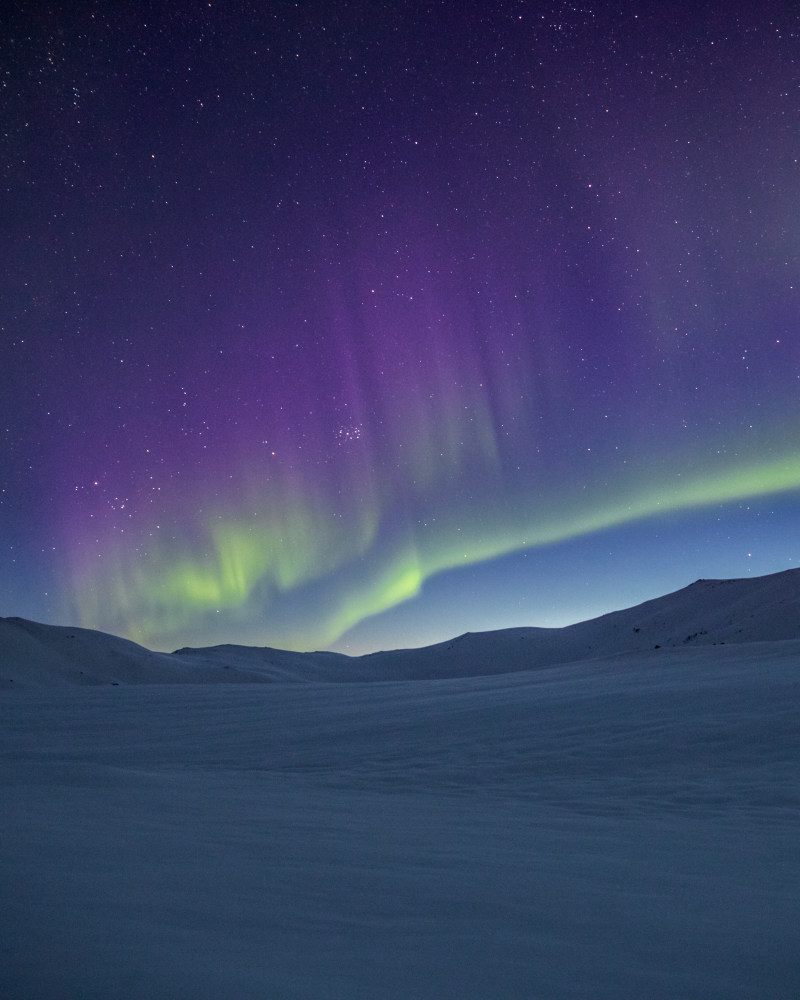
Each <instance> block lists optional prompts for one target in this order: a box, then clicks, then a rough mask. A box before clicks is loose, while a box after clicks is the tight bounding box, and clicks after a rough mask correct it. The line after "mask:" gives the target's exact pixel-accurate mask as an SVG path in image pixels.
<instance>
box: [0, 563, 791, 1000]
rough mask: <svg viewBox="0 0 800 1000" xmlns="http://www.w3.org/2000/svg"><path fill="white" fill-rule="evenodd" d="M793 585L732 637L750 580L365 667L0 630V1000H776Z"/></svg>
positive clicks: (1, 623)
mask: <svg viewBox="0 0 800 1000" xmlns="http://www.w3.org/2000/svg"><path fill="white" fill-rule="evenodd" d="M780 576H781V577H785V578H786V579H785V580H784V581H783V583H781V582H780V581H779V582H778V584H777V585H776V587H777V589H776V587H773V589H772V592H771V593H770V595H769V596H767V597H764V596H763V593H762V597H761V598H759V599H756V598H752V599H751V600H750V603H749V604H748V603H747V601H745V603H744V604H741V601H740V607H739V610H738V611H737V612H736V614H735V615H734V619H735V620H734V622H733V624H728V623H727V618H726V617H725V616H724V615H722V614H721V613H718V612H720V607H721V606H722V605H721V604H720V601H719V600H718V599H716V598H713V599H712V591H714V592H718V593H723V594H725V593H726V592H727V593H728V594H730V593H731V592H732V591H731V590H730V588H731V587H734V588H735V585H737V584H739V583H749V584H756V582H757V581H733V582H732V583H730V584H724V585H723V584H719V583H718V582H717V585H716V586H713V587H712V586H711V584H710V583H706V584H703V585H700V584H695V585H694V587H695V588H696V589H695V599H694V600H693V601H692V600H691V599H689V598H687V597H686V595H687V593H688V591H690V590H691V589H692V588H687V590H686V591H680V592H678V594H677V595H669V596H668V597H666V598H663V599H661V601H660V602H658V601H657V602H649V603H648V605H644V606H642V608H641V609H632V610H631V611H625V612H620V613H619V616H632V617H631V619H630V621H628V619H627V618H624V617H615V616H605V618H604V619H598V621H597V623H583V625H581V626H573V627H572V631H570V630H546V631H540V630H512V631H511V632H503V633H497V634H496V635H494V636H492V635H491V634H489V635H485V636H467V637H464V638H462V639H460V640H454V642H453V643H449V644H444V646H442V647H438V652H437V653H431V652H430V651H424V650H423V651H407V652H395V653H392V654H375V655H374V656H373V657H365V658H361V660H354V661H348V660H347V658H339V657H332V656H330V655H327V656H326V654H322V655H317V656H316V658H314V657H313V656H312V657H311V658H310V659H307V660H305V661H304V660H302V659H295V657H298V656H300V657H302V656H303V654H276V653H273V652H272V651H269V652H268V653H265V652H264V651H260V650H259V651H246V650H242V649H241V648H237V647H221V648H220V649H218V650H212V651H196V652H194V653H182V654H181V655H179V656H177V657H174V658H170V657H169V656H166V655H165V654H152V653H148V651H141V652H140V653H139V652H137V650H138V649H139V647H135V646H132V644H123V646H119V645H115V644H119V643H122V640H117V639H113V637H104V636H99V635H98V634H93V633H81V632H80V630H71V631H70V630H66V629H65V630H52V629H48V628H47V627H46V626H35V625H32V624H30V623H19V622H18V621H15V620H11V619H5V620H0V650H2V651H3V652H0V656H2V657H3V660H2V664H0V675H2V680H3V683H2V687H1V688H0V691H1V692H2V693H1V694H0V784H1V785H2V809H1V810H0V836H1V837H2V840H1V842H0V898H2V901H3V905H2V911H0V912H2V918H1V920H2V922H1V924H0V930H1V931H2V933H1V934H0V996H2V997H3V998H20V1000H37V998H48V1000H49V998H80V1000H92V998H98V1000H100V998H102V1000H111V998H138V997H142V998H145V997H147V998H162V997H163V998H174V1000H179V998H187V1000H188V998H192V1000H194V998H197V1000H202V998H214V1000H219V998H234V1000H247V998H253V1000H255V998H258V1000H262V998H270V1000H283V998H287V1000H288V998H293V1000H294V998H297V1000H301V998H302V1000H317V998H319V1000H321V998H337V1000H338V998H348V1000H351V998H352V1000H360V998H369V1000H380V998H386V1000H390V998H398V1000H400V998H402V1000H410V998H414V1000H449V998H453V1000H456V998H458V1000H479V998H480V1000H511V998H520V1000H536V998H542V1000H551V998H552V1000H556V998H575V1000H584V998H585V1000H590V998H592V1000H594V998H609V1000H610V998H614V1000H620V998H627V997H630V998H637V1000H638V998H643V1000H645V998H646V1000H658V998H664V1000H689V998H697V1000H734V998H753V1000H794V998H796V997H798V996H800V953H799V952H798V948H797V928H798V926H800V905H799V904H798V899H799V898H800V895H799V894H798V888H797V887H798V885H799V884H800V781H799V780H798V777H799V774H800V770H799V769H798V764H799V763H800V713H799V712H798V695H800V670H799V669H798V666H799V665H800V621H798V620H797V618H796V603H793V601H794V600H795V599H794V598H793V597H792V596H791V595H792V594H793V593H794V592H795V591H794V590H793V589H792V588H796V582H797V578H796V574H795V575H792V574H789V575H788V576H787V575H786V574H780ZM764 579H765V580H773V581H774V580H776V579H777V578H764ZM761 586H762V591H763V589H764V587H765V586H766V585H764V584H762V585H761ZM745 589H746V588H744V589H742V588H740V591H741V593H740V594H739V598H737V600H739V599H741V600H744V590H745ZM701 597H703V600H701V599H700V598H701ZM759 602H760V603H759ZM731 603H735V601H733V602H732V601H731V600H730V599H728V607H730V605H731ZM745 607H746V608H747V609H748V610H745V611H742V608H745ZM692 608H694V610H696V611H698V613H699V614H700V617H703V618H704V622H705V624H704V623H703V622H700V623H699V624H698V628H697V629H693V631H697V632H703V631H704V632H705V634H704V635H702V636H700V635H698V636H696V637H694V638H688V637H689V636H691V635H692V633H691V632H686V631H685V630H684V632H680V631H678V632H676V633H675V635H672V633H671V632H670V628H683V626H686V628H689V626H688V625H686V618H685V615H686V614H688V613H689V612H690V611H691V610H692ZM776 608H778V609H783V610H782V611H781V612H780V614H779V613H778V611H776ZM687 609H688V610H687ZM759 609H760V610H759ZM682 615H683V616H684V617H681V616H682ZM736 615H738V617H736ZM770 616H771V617H770ZM778 620H780V622H782V623H783V624H782V625H781V626H780V628H779V627H778V626H777V625H775V624H774V623H775V622H776V621H778ZM765 621H772V622H773V626H772V627H773V629H775V630H776V631H777V632H778V634H779V635H780V637H779V638H775V639H772V640H770V639H769V638H768V637H766V636H765V635H763V634H761V636H760V638H759V641H748V640H750V639H752V635H751V634H748V632H747V629H748V628H750V629H751V630H752V629H753V628H756V627H758V628H761V627H762V626H756V625H753V624H748V623H753V622H761V623H762V624H763V622H765ZM787 621H788V622H789V624H790V625H791V624H792V623H794V624H793V627H794V636H793V635H792V634H791V628H789V627H788V626H786V622H787ZM635 622H638V623H639V624H636V623H635ZM598 623H601V624H598ZM706 625H707V626H708V627H707V628H706ZM589 626H591V628H590V627H589ZM668 626H669V627H668ZM723 627H724V628H728V629H736V628H740V629H742V631H741V632H739V633H738V634H739V636H740V641H738V642H737V641H735V640H734V639H733V637H732V636H731V635H730V634H729V635H728V638H727V639H725V640H722V639H719V638H715V637H714V636H715V635H716V633H715V632H714V629H715V628H716V629H721V628H723ZM635 629H636V630H638V631H634V630H635ZM652 629H656V630H657V631H658V630H660V633H659V634H660V636H661V638H662V639H665V640H666V641H664V642H662V643H658V642H657V643H653V642H652V639H653V634H652V632H651V630H652ZM781 629H782V630H783V631H781ZM787 629H788V631H787ZM581 630H583V631H581ZM553 632H558V633H559V634H561V635H562V640H561V641H562V643H563V646H562V655H561V656H559V654H558V641H559V640H558V637H557V636H556V635H553V634H552V633H553ZM523 633H524V634H523ZM12 636H13V637H15V638H13V641H12V638H10V637H12ZM71 636H74V638H70V637H71ZM614 636H616V637H617V638H616V640H615V639H614ZM668 636H671V638H668ZM26 637H27V638H26ZM537 640H540V641H539V642H538V645H537ZM590 640H591V641H590ZM704 640H706V643H707V644H705V645H702V644H701V643H702V642H703V641H704ZM723 641H724V645H723V644H721V643H722V642H723ZM631 642H635V643H637V644H639V645H640V646H642V648H634V649H626V648H625V646H626V643H627V644H628V645H629V644H630V643H631ZM76 643H83V645H82V646H81V653H80V655H79V656H78V659H79V660H80V659H81V656H82V657H83V659H84V660H85V661H86V663H87V666H88V665H89V664H91V668H90V671H89V672H90V675H91V676H90V677H88V678H87V675H86V673H84V674H83V675H81V674H80V668H76V666H75V663H76V662H77V661H76V660H75V659H74V656H73V653H72V652H71V650H72V649H73V647H74V645H75V644H76ZM577 643H584V644H589V645H592V647H593V649H592V651H591V652H594V653H595V657H594V658H587V654H586V653H585V651H584V658H581V659H578V658H574V657H573V660H574V662H569V660H570V657H569V656H568V655H567V653H565V652H563V650H564V649H566V650H568V651H570V650H573V649H575V648H577V646H576V644H577ZM714 643H716V644H714ZM655 645H659V647H660V648H658V649H655V648H653V647H654V646H655ZM614 646H616V650H615V649H614V648H610V647H614ZM459 647H460V648H461V649H462V650H463V653H461V654H460V655H461V658H462V663H463V666H464V669H463V671H462V675H459V671H458V668H457V664H458V660H459ZM645 647H649V648H645ZM580 648H581V649H583V647H582V646H581V647H580ZM224 649H228V650H229V652H228V654H225V653H223V652H221V651H220V650H224ZM434 649H436V648H434ZM537 649H538V650H539V652H537ZM542 649H546V650H548V651H549V652H548V653H547V655H549V656H550V657H554V658H555V659H554V660H553V662H555V663H556V665H555V666H548V665H547V664H546V662H544V661H545V660H546V659H547V656H546V655H545V653H544V652H542ZM9 650H13V657H12V655H11V653H9ZM591 652H590V653H589V654H588V656H591ZM104 656H105V658H106V661H109V662H110V661H113V670H111V668H110V667H109V668H108V669H109V670H111V673H112V674H113V676H114V678H116V679H113V680H112V679H110V676H111V675H110V674H109V676H104V674H103V667H102V664H103V662H105V661H104V659H103V657H104ZM126 657H127V659H126ZM280 657H283V659H282V660H281V659H280ZM564 657H566V659H565V658H564ZM481 658H483V662H484V665H485V669H484V670H483V671H482V670H481V669H480V663H481ZM226 659H228V660H229V661H230V662H228V663H227V664H226V662H225V661H226ZM267 661H269V663H271V664H272V665H271V666H269V667H268V668H267V667H264V666H263V664H264V663H266V662H267ZM437 661H438V662H439V663H440V667H441V669H440V671H439V672H438V673H437V670H436V663H437ZM159 663H162V664H163V667H162V669H163V670H164V671H165V672H166V673H169V671H170V670H171V671H173V674H174V676H173V677H172V683H168V684H163V683H160V684H156V683H152V678H151V680H150V682H148V681H147V678H148V677H150V674H149V672H150V671H156V675H158V664H159ZM192 663H196V665H197V669H198V671H199V673H197V674H195V675H194V678H195V679H196V680H197V681H200V682H198V683H180V681H181V680H184V681H185V680H186V677H185V671H186V670H189V669H191V664H192ZM259 663H261V664H262V668H263V669H261V676H260V677H259V679H260V680H264V679H267V677H275V676H276V675H277V674H276V671H278V669H279V668H280V669H281V670H283V671H284V675H285V676H287V677H288V676H291V677H302V678H303V682H302V683H297V682H296V680H283V681H281V680H278V681H274V680H273V682H272V683H258V684H256V683H249V682H248V677H247V673H248V671H251V670H255V671H256V673H258V672H259V668H258V664H259ZM254 664H256V666H254ZM304 664H305V666H303V665H304ZM370 665H372V669H374V673H373V674H371V675H369V674H368V676H376V677H380V678H382V679H381V680H380V681H379V682H374V681H366V680H347V678H348V677H358V676H361V675H362V674H363V672H364V671H365V670H366V669H367V667H368V666H370ZM503 667H506V668H507V670H508V672H502V670H503ZM75 669H77V670H78V673H77V675H76V674H75ZM326 671H328V673H329V677H328V680H331V681H332V680H335V679H337V678H338V679H340V682H339V683H327V682H326V681H323V680H320V679H318V678H319V677H320V676H323V675H324V674H325V672H326ZM408 676H410V677H411V678H412V679H399V680H398V679H392V677H401V678H403V677H408ZM314 677H317V679H314ZM342 677H344V681H342V680H341V678H342ZM420 677H422V678H426V679H415V678H420ZM221 678H223V679H230V680H234V679H235V680H238V681H239V683H219V681H220V679H221ZM252 679H253V678H252V677H250V680H252ZM209 680H212V681H216V683H202V682H203V681H209ZM132 681H138V683H135V684H134V683H130V682H132Z"/></svg>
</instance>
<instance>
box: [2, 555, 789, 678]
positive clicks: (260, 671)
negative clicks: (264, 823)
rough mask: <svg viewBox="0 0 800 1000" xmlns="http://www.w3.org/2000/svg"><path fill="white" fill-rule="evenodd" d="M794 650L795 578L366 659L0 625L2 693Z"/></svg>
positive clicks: (699, 589)
mask: <svg viewBox="0 0 800 1000" xmlns="http://www.w3.org/2000/svg"><path fill="white" fill-rule="evenodd" d="M788 639H800V569H792V570H786V571H785V572H783V573H775V574H772V575H770V576H763V577H754V578H751V577H748V578H745V579H741V580H698V581H697V582H696V583H693V584H692V585H691V586H689V587H685V588H683V589H682V590H678V591H676V592H675V593H673V594H668V595H666V596H664V597H660V598H657V599H655V600H652V601H647V602H645V603H644V604H640V605H638V606H637V607H634V608H628V609H626V610H624V611H615V612H612V613H610V614H607V615H603V616H602V617H600V618H595V619H593V620H591V621H586V622H580V623H578V624H576V625H569V626H567V627H565V628H557V629H541V628H513V629H503V630H500V631H496V632H483V633H474V634H473V633H467V634H465V635H462V636H459V637H458V638H455V639H451V640H449V641H447V642H443V643H438V644H437V645H434V646H427V647H423V648H421V649H403V650H391V651H386V652H380V653H371V654H368V655H366V656H361V657H348V656H344V655H343V654H339V653H329V652H316V653H294V652H288V651H285V650H277V649H269V648H259V647H248V646H236V645H225V646H214V647H210V648H205V649H188V648H187V649H181V650H178V651H177V652H175V653H171V654H167V653H154V652H151V651H150V650H147V649H144V648H143V647H141V646H137V645H136V644H135V643H132V642H129V641H127V640H124V639H119V638H117V637H115V636H109V635H105V634H103V633H101V632H94V631H91V630H89V629H78V628H63V627H56V626H48V625H40V624H38V623H35V622H28V621H25V620H23V619H19V618H0V685H4V686H10V685H12V684H16V685H27V684H61V683H70V684H134V683H135V684H152V683H167V684H179V683H254V682H262V681H290V680H294V681H330V682H337V681H339V682H341V681H366V680H381V681H387V680H402V679H406V680H411V679H435V678H444V677H468V676H478V675H488V674H495V673H508V672H513V671H518V670H530V669H534V668H540V667H545V666H552V665H555V664H560V663H571V662H576V661H582V660H588V659H597V658H599V657H607V656H616V655H618V654H621V653H634V652H645V651H648V650H652V649H655V648H661V649H666V648H669V647H676V646H678V647H684V646H706V645H712V644H721V643H728V644H730V643H743V642H772V641H777V640H788Z"/></svg>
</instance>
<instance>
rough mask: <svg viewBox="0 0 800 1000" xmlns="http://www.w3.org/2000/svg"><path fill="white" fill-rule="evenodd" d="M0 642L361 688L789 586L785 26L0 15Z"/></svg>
mask: <svg viewBox="0 0 800 1000" xmlns="http://www.w3.org/2000/svg"><path fill="white" fill-rule="evenodd" d="M10 6H11V9H12V12H11V15H10V16H6V17H5V18H4V24H3V27H2V29H1V30H2V50H3V58H2V67H3V70H2V98H1V99H2V122H3V153H2V162H1V163H0V166H2V173H3V206H4V207H3V247H4V253H3V260H4V263H3V267H2V269H0V281H1V282H2V287H1V289H0V295H1V296H2V299H1V302H2V306H1V311H0V327H1V328H0V434H2V438H1V439H0V440H1V442H2V444H1V445H0V447H1V448H2V450H1V451H0V491H1V492H0V613H1V614H3V615H21V616H23V617H27V618H34V619H37V620H40V621H45V622H50V623H54V624H72V625H83V626H87V627H92V628H99V629H102V630H104V631H108V632H113V633H115V634H118V635H123V636H126V637H129V638H132V639H135V640H136V641H138V642H142V643H144V644H145V645H148V646H150V647H151V648H155V649H174V648H176V647H179V646H185V645H211V644H214V643H221V642H240V643H248V644H257V645H271V646H279V647H283V648H292V649H312V648H332V649H339V650H342V651H345V652H352V653H361V652H365V651H369V650H373V649H379V648H390V647H398V646H415V645H422V644H425V643H429V642H434V641H438V640H442V639H445V638H448V637H451V636H453V635H456V634H459V633H461V632H464V631H466V630H472V631H478V630H484V629H492V628H499V627H505V626H517V625H545V626H549V625H563V624H566V623H569V622H572V621H578V620H581V619H584V618H587V617H591V616H593V615H596V614H600V613H603V612H605V611H609V610H613V609H615V608H619V607H624V606H628V605H631V604H635V603H637V602H639V601H642V600H645V599H648V598H650V597H654V596H658V595H660V594H663V593H666V592H668V591H670V590H674V589H677V588H678V587H681V586H684V585H686V584H688V583H690V582H692V581H693V580H694V579H696V578H698V577H731V576H745V575H748V574H760V573H768V572H773V571H777V570H782V569H786V568H789V567H791V566H796V565H799V564H800V546H798V539H800V407H799V406H798V402H799V401H800V329H799V328H798V327H799V325H798V319H799V318H800V309H799V306H800V298H799V296H798V289H799V287H800V274H799V273H798V266H799V264H800V164H799V163H798V159H800V87H799V84H800V13H798V9H797V7H796V5H795V4H794V3H789V2H785V3H782V2H774V3H773V2H769V3H760V4H753V3H751V2H741V0H740V2H737V0H725V2H721V0H720V2H716V3H703V2H702V0H700V2H697V3H688V2H687V3H670V2H669V0H667V2H664V0H659V2H644V0H642V2H636V0H632V2H628V3H606V2H602V3H601V2H596V3H589V2H585V3H574V4H569V3H561V2H556V0H551V2H532V0H481V2H455V0H453V2H450V0H430V2H425V3H422V2H420V3H417V2H413V0H410V2H408V3H399V4H398V3H385V2H382V0H352V2H347V0H326V2H324V3H323V2H317V0H308V2H303V0H298V2H296V3H295V2H283V0H281V2H270V0H265V2H260V3H255V2H250V3H244V2H239V0H226V2H222V0H215V2H212V3H208V2H207V0H204V2H199V0H197V2H195V0H176V2H175V3H169V4H167V3H161V2H157V3H153V2H137V3H133V2H130V0H122V2H120V3H115V4H111V3H107V2H105V3H104V2H99V0H95V2H90V0H77V2H71V3H69V4H66V3H64V4H47V3H43V4H35V5H34V4H29V3H24V2H16V3H14V2H12V3H11V5H10Z"/></svg>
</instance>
